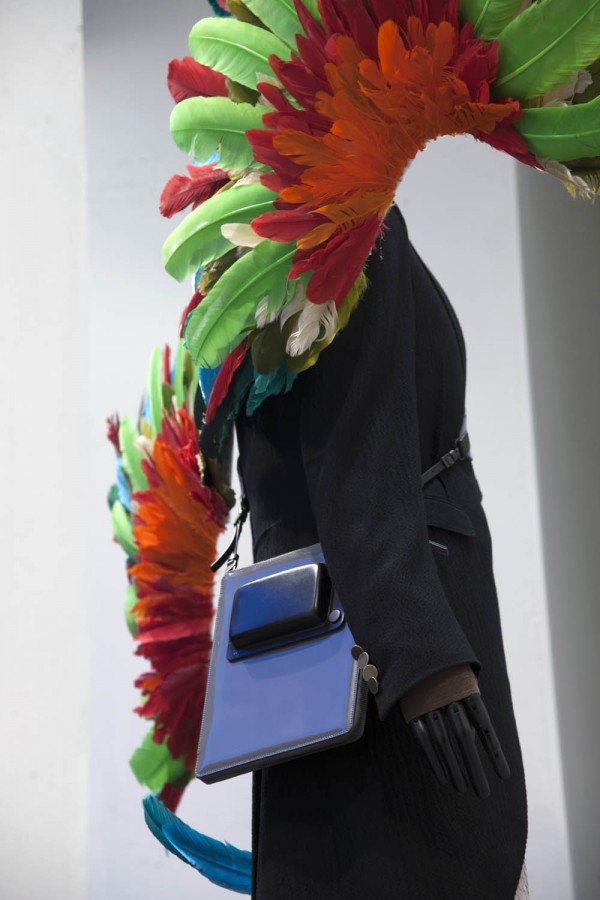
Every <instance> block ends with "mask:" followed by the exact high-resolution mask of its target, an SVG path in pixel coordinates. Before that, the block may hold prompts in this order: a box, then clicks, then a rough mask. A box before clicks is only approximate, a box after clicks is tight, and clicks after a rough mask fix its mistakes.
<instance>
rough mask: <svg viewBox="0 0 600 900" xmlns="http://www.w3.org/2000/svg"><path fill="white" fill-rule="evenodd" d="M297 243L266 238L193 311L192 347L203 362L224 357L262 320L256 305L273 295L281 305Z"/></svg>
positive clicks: (188, 338) (188, 334) (188, 335)
mask: <svg viewBox="0 0 600 900" xmlns="http://www.w3.org/2000/svg"><path fill="white" fill-rule="evenodd" d="M295 252H296V244H295V243H294V244H280V243H277V242H275V241H268V240H265V241H263V242H262V243H261V244H259V245H258V247H255V248H254V249H253V250H251V251H250V252H249V253H246V255H245V256H242V258H241V259H238V260H237V262H235V263H234V264H233V265H232V266H231V267H230V268H229V269H227V271H226V272H224V273H223V275H221V277H220V278H219V280H218V281H217V283H216V284H215V285H214V287H213V288H212V289H211V290H210V291H209V293H208V295H207V296H206V297H205V299H204V300H203V301H202V303H201V304H200V306H198V307H197V308H196V309H195V310H194V312H193V313H192V315H191V317H190V319H189V321H188V326H187V328H186V331H185V340H186V344H187V348H188V350H189V351H190V353H191V354H192V358H193V359H194V360H195V361H196V362H197V363H198V364H199V365H201V366H205V367H208V368H214V367H215V366H218V365H219V364H220V363H222V362H223V360H224V359H225V357H226V356H227V354H228V353H230V352H231V351H232V350H233V349H234V348H235V347H237V345H238V344H239V343H240V341H241V340H242V339H243V337H244V334H245V333H247V332H249V331H250V330H252V328H254V327H255V325H256V316H255V314H256V307H257V306H258V304H259V303H260V301H261V300H262V299H263V297H266V296H269V299H270V305H271V308H272V309H277V308H279V307H280V306H281V305H282V303H283V301H284V299H285V296H286V292H287V289H288V275H289V270H290V267H291V264H292V258H293V256H294V254H295Z"/></svg>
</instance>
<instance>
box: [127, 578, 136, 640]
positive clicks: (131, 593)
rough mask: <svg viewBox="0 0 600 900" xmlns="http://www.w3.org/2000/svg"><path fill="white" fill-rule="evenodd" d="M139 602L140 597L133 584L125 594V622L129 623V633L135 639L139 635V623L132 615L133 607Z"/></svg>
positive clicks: (129, 585) (128, 586)
mask: <svg viewBox="0 0 600 900" xmlns="http://www.w3.org/2000/svg"><path fill="white" fill-rule="evenodd" d="M137 602H138V595H137V591H136V589H135V586H134V585H133V584H128V585H127V591H126V593H125V621H126V622H127V627H128V629H129V633H130V634H131V635H132V636H133V637H135V636H136V635H137V633H138V626H137V621H136V618H135V616H134V614H133V613H132V611H131V610H132V609H133V607H134V606H135V605H136V603H137Z"/></svg>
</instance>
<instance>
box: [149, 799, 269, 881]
mask: <svg viewBox="0 0 600 900" xmlns="http://www.w3.org/2000/svg"><path fill="white" fill-rule="evenodd" d="M144 818H145V819H146V824H147V825H148V828H149V829H150V831H151V832H152V834H153V835H154V837H155V838H156V839H157V840H158V841H160V843H161V844H162V845H163V847H165V848H166V849H167V850H169V852H170V853H174V854H175V856H178V857H179V859H181V860H182V861H183V862H186V863H188V865H190V866H193V868H194V869H196V871H198V872H200V874H201V875H204V877H205V878H208V880H209V881H212V883H213V884H217V885H218V886H219V887H222V888H226V889H227V890H230V891H235V892H236V893H238V894H250V893H251V892H252V854H251V853H250V852H249V851H248V850H238V849H237V847H233V846H232V845H231V844H227V843H223V842H222V841H216V840H215V839H214V838H211V837H208V836H207V835H205V834H200V832H199V831H194V829H193V828H190V827H189V825H186V824H185V822H182V821H181V819H180V818H178V816H176V815H174V813H172V812H170V811H169V810H168V809H167V808H166V806H164V804H163V803H161V802H160V800H158V799H157V798H156V797H155V796H153V795H150V796H149V797H145V798H144Z"/></svg>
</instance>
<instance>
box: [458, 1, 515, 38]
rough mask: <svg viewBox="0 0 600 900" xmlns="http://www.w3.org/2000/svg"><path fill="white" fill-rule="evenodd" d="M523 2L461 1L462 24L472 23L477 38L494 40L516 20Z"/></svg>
mask: <svg viewBox="0 0 600 900" xmlns="http://www.w3.org/2000/svg"><path fill="white" fill-rule="evenodd" d="M521 6H522V0H460V17H461V21H462V22H472V23H473V29H474V32H475V34H476V36H477V37H480V38H482V40H484V41H491V40H493V39H494V38H495V37H496V36H497V35H498V34H499V33H500V32H501V31H502V29H503V28H506V26H507V25H508V23H509V22H510V21H511V20H512V19H514V17H515V16H516V15H517V13H518V12H519V9H520V8H521Z"/></svg>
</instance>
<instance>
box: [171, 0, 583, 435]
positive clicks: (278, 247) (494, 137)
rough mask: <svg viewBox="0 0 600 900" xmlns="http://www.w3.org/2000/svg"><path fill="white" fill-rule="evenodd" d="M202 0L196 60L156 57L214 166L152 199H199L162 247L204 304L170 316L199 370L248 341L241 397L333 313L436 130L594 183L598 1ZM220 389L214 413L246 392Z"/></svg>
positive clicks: (186, 134) (342, 309)
mask: <svg viewBox="0 0 600 900" xmlns="http://www.w3.org/2000/svg"><path fill="white" fill-rule="evenodd" d="M212 6H213V8H215V9H216V11H217V13H218V16H219V17H218V18H207V19H202V20H201V21H200V22H198V23H197V24H196V25H195V26H194V27H193V29H192V31H191V35H190V50H191V53H192V55H193V60H191V59H190V58H189V57H186V58H185V59H184V60H181V61H174V62H173V63H171V66H170V69H169V84H170V86H171V90H172V92H173V94H174V97H175V99H176V101H177V105H176V107H175V109H174V111H173V115H172V118H171V130H172V133H173V137H174V139H175V142H176V143H177V145H178V146H179V147H180V148H181V149H182V150H184V152H186V153H188V154H189V155H190V156H191V157H192V160H193V162H194V163H195V164H202V163H205V164H206V161H207V160H208V159H209V158H210V159H211V162H210V163H209V164H208V165H204V166H203V165H195V166H194V167H190V170H189V171H190V178H189V179H187V178H185V176H175V178H173V179H171V181H170V182H169V184H168V185H167V188H166V189H165V193H164V194H163V198H162V208H163V211H164V213H165V214H166V215H172V214H173V212H175V211H176V210H179V209H181V208H182V207H183V205H184V203H185V202H186V201H188V202H189V203H191V204H193V205H194V211H193V212H191V213H190V214H189V215H188V217H187V218H185V219H184V220H183V221H182V222H181V223H180V224H179V225H178V226H177V228H176V229H175V231H174V232H173V234H172V235H171V237H170V238H169V239H168V240H167V242H166V244H165V250H164V259H165V265H166V268H167V270H168V271H169V272H170V273H171V274H173V275H174V276H175V277H176V278H178V279H180V280H182V279H184V278H187V277H189V276H190V275H192V274H194V273H195V272H197V271H198V270H200V271H199V274H197V275H196V280H197V281H199V283H200V287H201V290H202V294H203V300H202V303H201V304H200V305H198V306H197V307H196V308H195V309H194V311H193V312H192V313H191V314H189V315H187V316H186V324H185V328H184V335H185V341H186V346H187V347H188V349H189V351H190V353H191V354H192V357H193V359H194V361H195V362H196V363H198V364H199V365H200V366H201V367H207V368H209V369H211V370H213V369H215V368H216V367H218V366H220V365H221V364H222V363H224V362H225V361H226V360H227V359H228V355H229V354H231V353H234V352H235V351H236V350H237V348H238V347H239V346H240V345H241V343H242V341H245V342H247V345H248V346H249V347H250V349H251V357H250V359H251V364H252V366H253V373H254V375H253V378H254V390H253V392H252V393H251V394H248V395H247V398H246V410H247V411H248V412H250V411H251V410H253V409H255V408H256V405H257V404H258V403H260V402H262V400H264V399H265V398H266V397H268V396H269V395H270V394H271V393H273V392H277V391H279V390H284V389H289V387H290V386H291V384H293V380H294V378H295V377H296V375H297V374H298V373H299V372H301V371H302V370H303V369H304V368H307V367H309V366H311V365H314V364H315V363H316V361H317V359H318V357H319V353H320V352H321V351H322V350H324V349H325V348H326V347H327V346H328V344H329V343H331V340H333V339H334V338H335V335H336V334H337V332H338V331H339V330H340V328H342V327H343V325H344V324H345V322H347V320H348V317H349V312H350V311H351V310H352V309H353V308H354V306H355V305H356V303H357V302H358V300H359V299H360V296H361V295H362V293H363V292H364V288H365V286H366V283H365V280H364V276H363V274H362V273H363V269H364V266H365V262H366V260H367V258H368V256H369V254H370V252H371V250H372V249H373V247H374V245H375V242H376V240H377V237H378V235H379V234H380V233H381V231H382V228H383V227H384V226H383V222H384V219H385V215H386V213H387V211H388V209H389V207H390V205H391V204H392V202H393V200H394V196H395V193H396V191H397V189H398V186H399V184H400V183H401V182H402V179H403V178H404V175H405V172H406V169H407V168H408V166H409V164H410V162H411V160H412V159H413V158H414V157H415V156H416V154H417V153H419V152H420V151H421V150H423V149H424V148H425V147H426V145H427V144H428V143H429V142H430V141H433V140H435V139H436V138H437V137H439V136H441V135H450V134H470V135H472V136H473V137H474V138H476V139H477V140H480V141H484V142H486V143H488V144H490V145H491V146H493V147H495V148H496V149H498V150H502V151H504V152H506V153H509V154H511V155H512V156H514V157H515V158H516V159H518V160H519V161H520V162H523V163H525V164H526V165H529V166H532V167H534V168H536V169H539V170H545V171H546V172H549V173H551V174H553V175H555V176H556V177H558V178H559V179H560V180H561V181H563V182H564V183H565V184H566V186H567V187H568V188H569V190H570V191H571V192H572V193H573V194H579V195H582V196H586V197H595V196H597V194H598V192H599V183H600V175H599V172H600V106H599V104H598V95H599V92H600V73H599V71H598V70H599V60H600V0H569V2H568V3H566V2H565V0H460V2H459V0H305V2H302V0H230V2H229V4H225V3H218V4H215V3H213V4H212ZM227 13H229V15H227ZM193 61H195V65H196V67H197V69H196V70H194V66H193ZM211 85H212V93H211V92H210V87H211ZM215 153H216V154H217V157H216V158H215V157H214V154H215ZM209 167H210V168H209ZM216 172H220V173H221V177H222V178H223V179H226V181H219V180H218V176H217V175H216ZM235 359H236V363H237V365H238V366H239V364H240V354H239V352H238V354H237V356H236V357H235ZM248 364H249V363H246V366H247V365H248ZM282 367H283V369H282ZM284 372H285V373H287V374H285V377H282V374H283V373H284ZM244 383H245V386H246V389H247V390H248V384H247V379H246V380H245V382H244ZM220 403H222V404H224V405H225V406H226V407H227V406H228V405H229V411H228V412H226V413H224V414H223V415H222V416H221V417H220V418H221V420H222V422H223V427H225V423H227V422H228V421H230V420H231V418H232V410H234V409H238V408H239V405H240V397H239V396H236V397H235V398H233V400H230V398H229V397H228V396H227V394H226V393H223V392H221V395H220ZM214 406H215V404H214V403H213V411H214ZM217 418H218V417H217Z"/></svg>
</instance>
